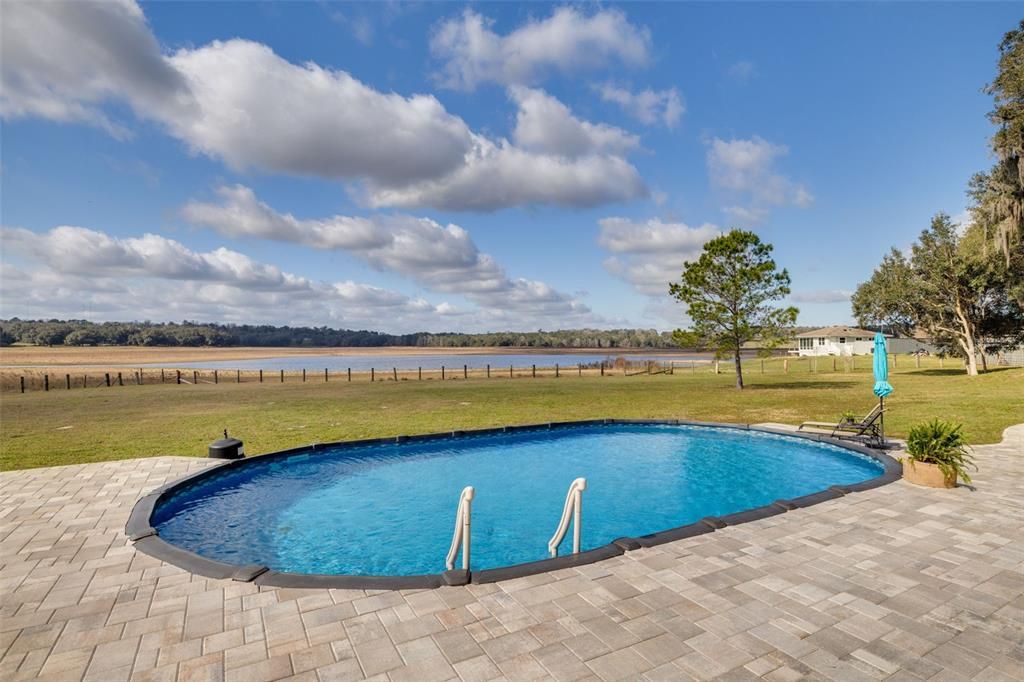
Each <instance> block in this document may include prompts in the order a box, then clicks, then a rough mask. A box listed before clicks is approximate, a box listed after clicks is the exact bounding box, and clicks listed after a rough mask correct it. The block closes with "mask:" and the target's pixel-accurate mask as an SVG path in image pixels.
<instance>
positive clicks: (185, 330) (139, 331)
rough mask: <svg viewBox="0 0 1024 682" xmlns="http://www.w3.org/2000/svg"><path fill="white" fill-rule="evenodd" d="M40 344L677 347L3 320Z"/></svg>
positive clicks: (523, 336)
mask: <svg viewBox="0 0 1024 682" xmlns="http://www.w3.org/2000/svg"><path fill="white" fill-rule="evenodd" d="M14 343H19V344H28V345H38V346H59V345H63V346H191V347H198V346H217V347H229V346H258V347H282V348H283V347H385V346H421V347H430V348H455V347H471V348H472V347H480V348H483V347H509V348H512V347H522V348H674V347H676V344H675V343H674V342H673V340H672V335H671V334H670V333H668V332H659V331H657V330H655V329H567V330H559V331H536V332H490V333H483V334H463V333H456V332H450V333H431V332H417V333H413V334H385V333H383V332H378V331H369V330H352V329H332V328H330V327H290V326H273V325H233V324H217V323H203V322H189V321H185V322H180V323H178V322H90V321H88V320H21V319H18V318H13V319H10V320H0V344H3V345H10V344H14Z"/></svg>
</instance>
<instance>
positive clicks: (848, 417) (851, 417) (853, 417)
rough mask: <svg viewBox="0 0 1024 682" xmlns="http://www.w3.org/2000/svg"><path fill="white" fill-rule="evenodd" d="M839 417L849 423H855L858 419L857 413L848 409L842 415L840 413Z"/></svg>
mask: <svg viewBox="0 0 1024 682" xmlns="http://www.w3.org/2000/svg"><path fill="white" fill-rule="evenodd" d="M839 419H840V421H843V422H845V423H847V424H853V423H854V422H856V421H857V413H856V412H854V411H852V410H846V411H845V412H843V414H842V415H840V418H839Z"/></svg>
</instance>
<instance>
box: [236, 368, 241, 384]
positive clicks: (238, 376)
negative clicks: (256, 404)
mask: <svg viewBox="0 0 1024 682" xmlns="http://www.w3.org/2000/svg"><path fill="white" fill-rule="evenodd" d="M235 383H236V384H240V383H242V370H240V369H236V370H235Z"/></svg>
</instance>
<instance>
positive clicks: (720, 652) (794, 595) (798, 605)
mask: <svg viewBox="0 0 1024 682" xmlns="http://www.w3.org/2000/svg"><path fill="white" fill-rule="evenodd" d="M976 455H977V460H978V463H979V465H980V471H979V472H978V473H977V475H976V476H975V483H974V486H973V487H971V488H968V487H964V486H961V487H960V488H957V489H956V490H952V491H940V490H929V489H924V488H918V487H914V486H911V485H909V484H906V483H903V482H897V483H894V484H892V485H889V486H885V487H882V488H878V489H875V490H871V491H867V492H864V493H857V494H854V495H850V496H847V497H843V498H841V499H838V500H834V501H831V502H827V503H824V504H821V505H818V506H815V507H811V508H808V509H801V510H796V511H792V512H789V513H786V514H782V515H780V516H775V517H771V518H768V519H764V520H761V521H756V522H753V523H749V524H744V525H741V526H735V527H728V528H725V529H722V530H719V531H717V532H715V533H712V534H710V535H703V536H700V537H697V538H692V539H689V540H684V541H679V542H674V543H670V544H667V545H662V546H659V547H656V548H652V549H643V550H638V551H634V552H628V553H626V554H625V555H623V556H621V557H617V558H614V559H610V560H607V561H603V562H600V563H597V564H592V565H589V566H583V567H580V568H576V569H567V570H562V571H558V572H554V573H548V574H544V575H538V576H532V577H528V578H521V579H517V580H512V581H508V582H504V583H499V584H491V585H469V586H466V587H449V588H442V589H438V590H428V591H403V592H370V591H362V590H306V589H302V590H299V589H279V588H259V587H257V586H255V585H253V584H251V583H238V582H232V581H228V580H210V579H207V578H202V577H199V576H195V575H190V574H188V573H186V572H184V571H182V570H181V569H178V568H176V567H174V566H170V565H166V564H163V563H161V562H159V561H157V560H155V559H153V558H151V557H148V556H145V555H143V554H139V553H136V552H135V551H134V550H133V548H132V546H131V543H130V542H129V541H128V539H127V538H126V537H125V536H124V534H123V532H122V529H123V527H124V524H125V521H126V520H127V516H128V512H129V511H130V509H131V508H132V506H133V504H134V503H135V501H136V500H137V499H138V498H139V497H140V496H142V495H143V494H145V493H146V492H148V491H150V490H152V489H153V488H155V487H157V486H159V485H161V484H163V483H165V482H167V481H170V480H173V479H175V478H177V477H179V476H181V475H184V474H185V473H188V472H191V471H196V470H199V469H201V468H203V467H205V466H209V464H210V462H209V461H207V460H201V459H191V458H184V457H155V458H151V459H138V460H126V461H120V462H109V463H102V464H87V465H78V466H68V467H56V468H50V469H35V470H29V471H15V472H6V473H3V474H0V594H2V605H0V653H2V656H0V679H3V680H12V681H13V680H22V679H30V678H40V679H53V680H102V681H103V682H114V681H115V680H126V679H137V680H175V679H178V680H240V681H244V682H258V681H259V680H276V679H284V678H292V679H299V680H310V681H311V682H327V681H328V680H360V679H374V680H392V681H398V680H416V681H417V682H428V681H430V680H449V679H462V680H490V679H513V680H514V679H524V680H526V679H555V680H583V679H594V680H624V679H629V680H635V679H646V680H688V679H697V680H710V679H720V680H723V681H724V680H754V679H765V680H823V679H836V680H851V681H853V680H892V681H896V680H909V681H913V680H980V681H983V682H998V681H1000V680H1021V679H1024V572H1022V571H1024V425H1021V426H1016V427H1013V428H1011V429H1007V431H1006V433H1005V434H1004V440H1003V442H1002V443H1001V444H999V445H986V446H979V447H977V448H976Z"/></svg>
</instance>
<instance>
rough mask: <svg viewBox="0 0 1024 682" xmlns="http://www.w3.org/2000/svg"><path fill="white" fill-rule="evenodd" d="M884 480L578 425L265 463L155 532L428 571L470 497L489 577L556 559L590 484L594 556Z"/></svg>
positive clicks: (177, 505) (202, 488) (205, 492)
mask: <svg viewBox="0 0 1024 682" xmlns="http://www.w3.org/2000/svg"><path fill="white" fill-rule="evenodd" d="M881 473H882V466H881V464H879V463H878V462H876V461H875V460H873V459H871V458H869V457H865V456H861V455H859V454H857V453H854V452H852V451H850V450H846V449H843V448H838V447H834V446H831V445H827V444H822V443H816V442H813V441H808V440H803V439H797V438H789V437H785V436H776V435H772V434H765V433H760V432H751V431H743V430H738V429H722V428H712V427H698V426H671V425H633V424H627V425H607V426H602V425H597V426H579V427H571V428H562V429H553V430H538V431H526V432H516V433H509V434H496V435H484V436H468V437H460V438H446V439H441V440H433V441H423V442H415V441H414V442H409V443H402V444H387V445H368V446H360V447H346V448H338V449H333V450H332V449H324V450H317V451H316V452H314V453H303V454H299V455H292V456H285V457H271V458H266V459H263V460H259V459H257V460H251V461H249V462H246V463H245V464H244V465H242V466H229V467H226V468H225V469H224V470H222V471H220V472H218V473H216V474H214V475H213V476H211V477H208V478H205V479H200V480H199V481H198V482H196V483H193V484H190V485H188V486H187V487H185V488H184V489H182V490H179V491H178V492H176V493H175V494H174V495H172V496H170V497H169V498H165V499H164V500H163V501H161V503H160V504H159V505H158V506H157V508H156V510H155V511H154V514H153V518H152V520H151V522H152V524H153V526H154V527H155V528H157V530H158V531H159V534H160V537H162V538H163V539H165V540H167V541H168V542H170V543H172V544H175V545H177V546H179V547H183V548H185V549H189V550H191V551H193V552H196V553H197V554H200V555H202V556H205V557H208V558H211V559H217V560H220V561H226V562H229V563H234V564H264V565H267V566H269V567H270V568H273V569H276V570H279V571H288V572H294V573H319V574H362V575H416V574H423V573H437V572H440V571H442V570H444V559H445V554H446V552H447V551H448V545H449V543H450V542H451V536H452V529H453V527H454V520H455V508H456V505H457V503H458V498H459V493H460V492H461V490H462V488H463V487H464V486H467V485H472V486H474V487H475V488H476V497H475V499H474V501H473V532H472V541H473V568H475V569H484V568H495V567H499V566H508V565H511V564H516V563H522V562H526V561H534V560H537V559H543V558H546V556H547V553H546V548H547V542H548V540H549V539H550V537H551V535H552V533H553V532H554V530H555V527H556V526H557V524H558V520H559V517H560V515H561V512H562V504H563V502H564V500H565V493H566V490H567V489H568V487H569V484H570V483H571V482H572V480H573V479H574V478H576V477H579V476H583V477H586V479H587V490H586V492H585V493H584V496H583V524H582V526H583V548H584V549H590V548H594V547H598V546H601V545H604V544H607V543H608V542H610V541H612V540H614V539H615V538H619V537H629V536H638V535H645V534H648V533H652V532H656V531H660V530H666V529H669V528H673V527H676V526H681V525H685V524H687V523H692V522H694V521H697V520H699V519H701V518H703V517H705V516H712V515H723V514H729V513H732V512H737V511H743V510H745V509H750V508H753V507H759V506H762V505H765V504H768V503H770V502H772V501H774V500H778V499H787V498H794V497H798V496H800V495H806V494H809V493H812V492H817V491H819V490H823V489H825V488H827V487H828V486H830V485H837V484H851V483H857V482H860V481H864V480H867V479H869V478H874V477H876V476H878V475H880V474H881ZM569 538H571V532H570V534H569ZM570 543H571V539H567V540H566V542H565V544H563V551H567V549H568V548H569V546H570Z"/></svg>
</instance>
